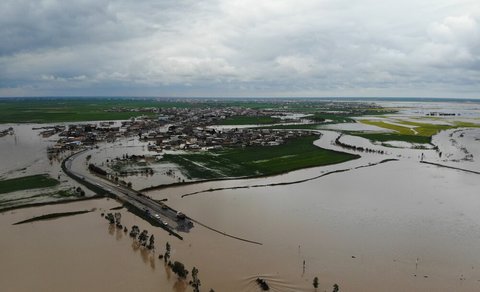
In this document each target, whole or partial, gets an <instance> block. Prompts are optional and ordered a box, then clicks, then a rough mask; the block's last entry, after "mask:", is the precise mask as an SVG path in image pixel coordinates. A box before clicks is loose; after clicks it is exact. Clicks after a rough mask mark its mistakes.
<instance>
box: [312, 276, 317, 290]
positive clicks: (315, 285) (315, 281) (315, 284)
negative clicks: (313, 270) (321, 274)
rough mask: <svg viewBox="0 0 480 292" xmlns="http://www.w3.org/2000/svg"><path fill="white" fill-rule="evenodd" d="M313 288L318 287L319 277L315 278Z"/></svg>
mask: <svg viewBox="0 0 480 292" xmlns="http://www.w3.org/2000/svg"><path fill="white" fill-rule="evenodd" d="M313 288H315V289H317V288H318V277H315V278H313Z"/></svg>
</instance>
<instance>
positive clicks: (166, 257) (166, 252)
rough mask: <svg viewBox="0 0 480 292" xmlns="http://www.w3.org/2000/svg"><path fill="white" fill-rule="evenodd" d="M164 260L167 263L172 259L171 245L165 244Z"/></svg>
mask: <svg viewBox="0 0 480 292" xmlns="http://www.w3.org/2000/svg"><path fill="white" fill-rule="evenodd" d="M163 259H164V260H165V262H168V260H169V259H170V243H168V241H167V243H166V244H165V255H164V256H163Z"/></svg>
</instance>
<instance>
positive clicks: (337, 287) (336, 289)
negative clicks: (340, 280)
mask: <svg viewBox="0 0 480 292" xmlns="http://www.w3.org/2000/svg"><path fill="white" fill-rule="evenodd" d="M339 290H340V287H339V286H338V285H337V284H333V292H338V291H339Z"/></svg>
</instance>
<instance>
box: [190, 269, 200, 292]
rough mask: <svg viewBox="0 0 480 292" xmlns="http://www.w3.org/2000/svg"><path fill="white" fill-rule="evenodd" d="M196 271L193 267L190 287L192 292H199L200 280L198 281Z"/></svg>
mask: <svg viewBox="0 0 480 292" xmlns="http://www.w3.org/2000/svg"><path fill="white" fill-rule="evenodd" d="M197 276H198V269H197V268H195V267H193V269H192V286H193V291H194V292H199V291H200V289H199V287H200V285H201V284H200V280H199V279H198V277H197Z"/></svg>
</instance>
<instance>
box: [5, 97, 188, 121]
mask: <svg viewBox="0 0 480 292" xmlns="http://www.w3.org/2000/svg"><path fill="white" fill-rule="evenodd" d="M175 105H177V106H178V104H172V105H170V106H175ZM153 106H156V107H159V106H161V104H160V103H158V102H155V101H153V100H149V101H143V100H123V99H117V100H109V99H72V100H67V99H53V100H49V99H29V100H28V101H26V100H0V123H27V122H28V123H57V122H80V121H98V120H123V119H128V118H130V117H136V116H140V115H152V113H150V112H106V111H105V110H108V109H111V108H112V107H124V108H129V109H133V108H139V107H153Z"/></svg>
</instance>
